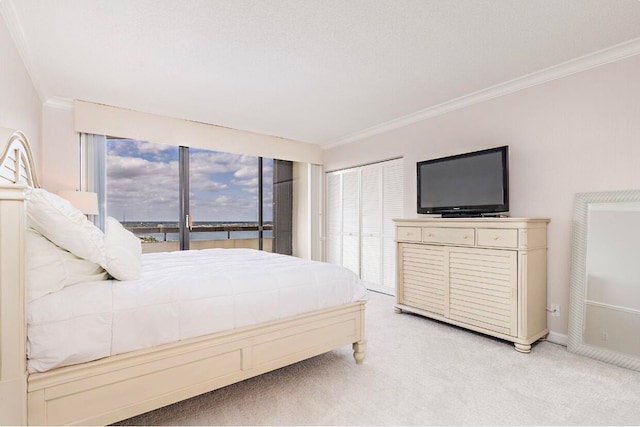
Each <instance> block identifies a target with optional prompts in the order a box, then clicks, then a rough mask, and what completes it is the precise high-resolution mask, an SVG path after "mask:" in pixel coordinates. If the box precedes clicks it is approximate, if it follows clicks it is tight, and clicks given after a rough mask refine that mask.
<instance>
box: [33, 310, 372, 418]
mask: <svg viewBox="0 0 640 427" xmlns="http://www.w3.org/2000/svg"><path fill="white" fill-rule="evenodd" d="M364 305H365V302H364V301H360V302H356V303H353V304H348V305H344V306H340V307H336V308H330V309H325V310H320V311H316V312H312V313H308V314H303V315H299V316H295V317H291V318H288V319H283V320H279V321H274V322H270V323H267V324H262V325H258V326H254V327H248V328H243V329H239V330H237V331H235V332H225V333H219V334H214V335H209V336H207V337H202V338H194V339H191V340H187V341H183V342H182V343H175V344H168V345H164V346H160V347H157V348H155V349H151V350H145V351H138V352H133V353H128V354H123V355H118V356H112V357H108V358H105V359H102V360H97V361H95V362H89V363H85V364H82V365H77V366H70V367H66V368H60V369H56V370H54V371H50V372H45V373H41V374H32V375H30V376H29V392H28V404H29V424H37V425H54V424H66V425H70V424H108V423H112V422H115V421H119V420H122V419H125V418H129V417H132V416H134V415H138V414H141V413H144V412H147V411H150V410H153V409H156V408H160V407H162V406H166V405H168V404H171V403H174V402H178V401H180V400H184V399H187V398H189V397H193V396H196V395H198V394H202V393H205V392H208V391H211V390H215V389H218V388H221V387H224V386H226V385H229V384H233V383H236V382H238V381H242V380H245V379H247V378H251V377H254V376H256V375H260V374H263V373H265V372H269V371H272V370H274V369H278V368H281V367H284V366H287V365H290V364H292V363H295V362H299V361H301V360H304V359H307V358H310V357H313V356H317V355H319V354H322V353H325V352H327V351H330V350H333V349H336V348H339V347H342V346H344V345H349V344H352V345H353V348H354V350H355V354H354V356H355V358H356V361H357V362H358V363H361V362H362V359H363V358H364V349H365V343H366V341H365V340H364Z"/></svg>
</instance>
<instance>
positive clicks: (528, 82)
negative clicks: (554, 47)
mask: <svg viewBox="0 0 640 427" xmlns="http://www.w3.org/2000/svg"><path fill="white" fill-rule="evenodd" d="M639 53H640V38H636V39H632V40H629V41H627V42H624V43H620V44H617V45H614V46H612V47H610V48H606V49H602V50H599V51H596V52H594V53H590V54H588V55H584V56H581V57H578V58H575V59H572V60H569V61H566V62H562V63H560V64H558V65H554V66H553V67H549V68H546V69H544V70H541V71H537V72H534V73H531V74H527V75H525V76H522V77H518V78H516V79H513V80H509V81H507V82H505V83H501V84H498V85H495V86H491V87H488V88H486V89H482V90H479V91H477V92H473V93H470V94H468V95H464V96H461V97H459V98H455V99H452V100H451V101H447V102H443V103H441V104H438V105H434V106H433V107H429V108H425V109H424V110H420V111H417V112H415V113H411V114H408V115H406V116H403V117H399V118H397V119H394V120H390V121H388V122H385V123H382V124H379V125H376V126H372V127H370V128H367V129H363V130H361V131H358V132H354V133H352V134H350V135H347V136H346V137H343V138H340V139H336V140H330V141H327V142H324V143H321V144H320V146H321V147H322V148H323V149H328V148H333V147H337V146H339V145H344V144H348V143H350V142H354V141H357V140H360V139H364V138H368V137H371V136H374V135H379V134H381V133H384V132H388V131H391V130H394V129H398V128H401V127H404V126H407V125H410V124H413V123H416V122H420V121H422V120H426V119H429V118H432V117H436V116H440V115H442V114H446V113H449V112H451V111H454V110H458V109H460V108H464V107H468V106H470V105H473V104H477V103H479V102H482V101H487V100H489V99H492V98H497V97H499V96H503V95H507V94H509V93H512V92H517V91H519V90H523V89H527V88H529V87H531V86H536V85H540V84H543V83H546V82H549V81H552V80H556V79H559V78H562V77H566V76H569V75H571V74H576V73H579V72H582V71H586V70H589V69H591V68H595V67H599V66H601V65H605V64H608V63H610V62H615V61H619V60H621V59H625V58H628V57H630V56H634V55H637V54H639Z"/></svg>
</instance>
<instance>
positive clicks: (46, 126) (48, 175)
mask: <svg viewBox="0 0 640 427" xmlns="http://www.w3.org/2000/svg"><path fill="white" fill-rule="evenodd" d="M78 138H79V136H78V134H77V133H75V132H74V130H73V110H72V109H71V108H63V107H55V106H49V105H46V104H45V106H44V107H43V108H42V158H43V161H42V162H41V163H42V182H41V185H42V186H43V187H44V188H46V189H47V190H49V191H52V192H56V191H59V190H80V188H79V187H80V152H79V147H80V143H79V139H78Z"/></svg>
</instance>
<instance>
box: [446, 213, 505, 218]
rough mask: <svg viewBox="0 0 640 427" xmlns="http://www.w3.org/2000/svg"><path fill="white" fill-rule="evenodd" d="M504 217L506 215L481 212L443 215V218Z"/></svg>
mask: <svg viewBox="0 0 640 427" xmlns="http://www.w3.org/2000/svg"><path fill="white" fill-rule="evenodd" d="M504 216H505V215H504V214H497V213H496V214H487V213H480V212H450V213H443V214H442V218H502V217H504Z"/></svg>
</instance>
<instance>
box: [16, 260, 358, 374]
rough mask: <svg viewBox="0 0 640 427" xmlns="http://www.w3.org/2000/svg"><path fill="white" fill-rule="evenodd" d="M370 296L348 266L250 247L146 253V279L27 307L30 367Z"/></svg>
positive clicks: (72, 289) (93, 286)
mask: <svg viewBox="0 0 640 427" xmlns="http://www.w3.org/2000/svg"><path fill="white" fill-rule="evenodd" d="M365 298H366V291H365V288H364V286H363V285H362V283H361V282H360V281H359V279H358V278H357V276H356V275H355V274H354V273H353V272H351V271H350V270H347V269H345V268H342V267H338V266H335V265H331V264H326V263H320V262H315V261H307V260H302V259H299V258H295V257H290V256H285V255H278V254H271V253H267V252H262V251H255V250H251V249H206V250H200V251H181V252H167V253H155V254H146V255H143V257H142V265H141V276H140V279H138V280H132V281H116V280H105V281H99V282H91V283H82V284H78V285H73V286H68V287H66V288H64V289H62V290H60V291H58V292H55V293H52V294H49V295H46V296H44V297H41V298H38V299H36V300H34V301H32V302H31V303H29V305H28V316H27V322H28V343H27V347H28V348H27V354H28V359H29V360H28V369H29V372H44V371H47V370H50V369H53V368H56V367H60V366H66V365H72V364H76V363H82V362H87V361H91V360H95V359H99V358H102V357H106V356H110V355H114V354H119V353H124V352H128V351H132V350H137V349H142V348H148V347H152V346H156V345H159V344H165V343H169V342H175V341H179V340H184V339H188V338H192V337H196V336H201V335H205V334H210V333H214V332H219V331H224V330H230V329H234V328H240V327H243V326H249V325H255V324H258V323H263V322H267V321H270V320H274V319H278V318H283V317H287V316H293V315H296V314H300V313H304V312H308V311H313V310H319V309H322V308H327V307H332V306H338V305H342V304H348V303H350V302H354V301H358V300H362V299H365Z"/></svg>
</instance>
